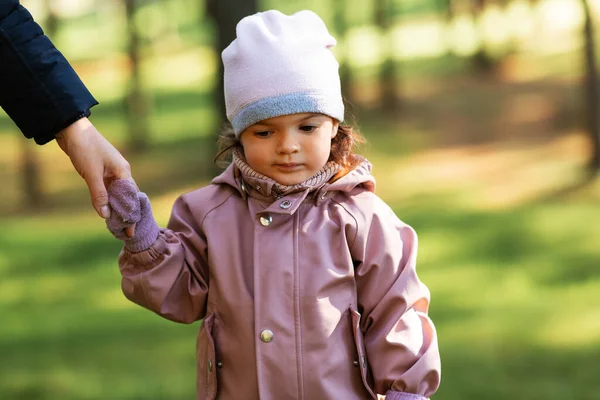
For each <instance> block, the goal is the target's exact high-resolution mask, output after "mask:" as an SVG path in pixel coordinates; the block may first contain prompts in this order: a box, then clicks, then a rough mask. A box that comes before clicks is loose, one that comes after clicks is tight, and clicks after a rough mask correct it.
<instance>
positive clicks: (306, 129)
mask: <svg viewBox="0 0 600 400" xmlns="http://www.w3.org/2000/svg"><path fill="white" fill-rule="evenodd" d="M315 129H317V127H316V126H314V125H302V126H301V127H300V130H301V131H302V132H312V131H314V130H315Z"/></svg>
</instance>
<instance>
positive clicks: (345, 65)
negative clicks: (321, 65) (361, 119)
mask: <svg viewBox="0 0 600 400" xmlns="http://www.w3.org/2000/svg"><path fill="white" fill-rule="evenodd" d="M346 7H347V5H346V0H334V1H333V12H334V15H333V21H334V23H333V29H334V31H335V33H336V35H335V36H336V39H337V41H338V43H340V42H344V46H343V47H342V46H339V47H338V48H337V51H338V52H342V51H343V54H342V56H341V57H338V60H339V63H340V69H339V73H340V81H341V85H342V95H343V96H344V100H345V101H346V102H349V103H352V102H353V96H352V87H351V86H352V71H351V70H350V64H349V60H348V55H349V54H350V52H349V51H347V49H348V45H347V43H346V42H345V41H344V37H345V36H346V32H347V31H348V23H347V19H346Z"/></svg>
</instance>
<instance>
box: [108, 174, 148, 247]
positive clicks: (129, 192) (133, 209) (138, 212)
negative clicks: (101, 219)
mask: <svg viewBox="0 0 600 400" xmlns="http://www.w3.org/2000/svg"><path fill="white" fill-rule="evenodd" d="M108 202H109V204H110V207H111V209H112V212H111V214H110V218H108V219H107V220H106V226H107V228H108V230H109V231H110V232H111V233H112V234H113V235H114V236H115V237H116V238H117V239H120V240H122V241H123V242H124V244H125V247H126V248H127V249H128V250H129V251H131V252H134V253H138V252H140V251H143V250H146V249H148V248H149V247H150V246H152V244H153V243H154V242H155V241H156V238H157V237H158V232H159V227H158V225H157V224H156V221H155V220H154V216H153V215H152V207H151V206H150V200H149V199H148V196H146V194H145V193H142V192H138V189H137V187H136V185H135V183H133V182H131V181H130V180H127V179H117V180H115V181H113V182H112V183H111V184H110V186H109V187H108ZM133 226H135V234H134V235H133V237H129V236H128V235H127V234H126V230H127V229H128V228H129V227H133Z"/></svg>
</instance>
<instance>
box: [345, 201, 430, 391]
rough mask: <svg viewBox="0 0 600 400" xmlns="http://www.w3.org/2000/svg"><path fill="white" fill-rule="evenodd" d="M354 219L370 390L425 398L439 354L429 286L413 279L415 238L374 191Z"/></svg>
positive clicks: (360, 302) (357, 268)
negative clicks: (366, 206)
mask: <svg viewBox="0 0 600 400" xmlns="http://www.w3.org/2000/svg"><path fill="white" fill-rule="evenodd" d="M371 196H372V198H373V203H372V209H373V212H372V213H369V214H368V215H363V216H362V220H361V218H358V219H357V222H358V231H357V235H356V239H355V241H354V244H353V246H352V248H353V258H354V260H355V265H356V269H355V279H356V284H357V297H358V308H359V310H358V311H359V312H360V313H361V318H360V331H361V332H362V334H363V336H364V346H365V352H366V356H367V360H368V365H369V367H370V372H371V375H372V383H373V386H374V387H373V389H374V391H375V392H376V393H378V394H386V399H388V400H401V399H402V400H409V399H410V400H423V399H426V398H428V397H429V396H431V395H432V394H433V393H435V391H436V390H437V388H438V386H439V382H440V373H441V368H440V355H439V350H438V345H437V337H436V332H435V328H434V325H433V323H432V322H431V320H430V319H429V317H428V315H427V312H428V307H429V290H428V289H427V287H426V286H425V285H424V284H423V283H421V281H420V280H419V278H418V277H417V273H416V270H415V263H416V258H417V236H416V234H415V231H414V230H413V229H412V228H411V227H409V226H408V225H406V224H404V223H402V222H401V221H400V220H399V219H398V217H397V216H396V215H395V214H394V212H393V211H392V210H391V209H390V208H389V207H388V206H387V205H386V204H385V203H384V202H383V201H382V200H380V199H379V198H377V197H376V196H375V195H371Z"/></svg>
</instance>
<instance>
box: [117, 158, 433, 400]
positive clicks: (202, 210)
mask: <svg viewBox="0 0 600 400" xmlns="http://www.w3.org/2000/svg"><path fill="white" fill-rule="evenodd" d="M370 170H371V166H370V164H369V163H368V162H366V161H365V162H363V164H362V165H360V166H359V167H358V168H356V169H355V170H353V171H351V172H350V173H348V174H347V175H345V176H344V177H342V178H340V179H339V180H337V181H335V182H333V183H323V184H322V185H320V186H318V187H316V188H312V189H306V190H303V191H299V192H296V193H293V194H290V195H287V196H285V197H281V198H278V199H276V200H273V199H274V197H273V194H272V189H273V184H274V182H273V181H270V180H267V179H260V178H248V177H246V178H244V180H243V181H242V179H241V178H240V176H239V170H237V169H236V167H234V166H233V165H231V166H230V167H229V168H228V169H227V170H226V171H225V172H224V173H223V174H221V175H220V176H218V177H217V178H215V179H214V180H213V182H212V184H210V185H209V186H207V187H204V188H201V189H198V190H195V191H193V192H191V193H187V194H185V195H183V196H181V197H180V198H178V199H177V201H176V203H175V205H174V207H173V212H172V215H171V219H170V221H169V224H168V228H167V229H161V231H160V234H159V236H158V239H157V240H156V241H155V242H154V243H153V244H152V246H151V247H150V248H149V249H148V250H145V251H142V252H139V253H131V252H130V251H129V250H126V249H124V250H123V251H122V252H121V255H120V257H119V265H120V269H121V273H122V275H123V280H122V287H123V291H124V293H125V295H126V296H127V298H129V299H130V300H131V301H133V302H135V303H137V304H139V305H141V306H143V307H146V308H148V309H149V310H152V311H154V312H156V313H157V314H159V315H161V316H163V317H165V318H167V319H170V320H173V321H177V322H183V323H191V322H194V321H197V320H200V319H204V322H203V324H202V325H201V328H200V331H199V333H198V338H197V346H196V358H197V398H198V399H203V400H204V399H217V398H218V399H222V400H234V399H240V400H242V399H243V400H254V399H257V400H258V399H261V400H288V399H290V400H291V399H307V400H313V399H344V400H355V399H356V400H358V399H361V400H364V399H368V398H372V399H376V398H377V395H376V394H386V393H387V399H388V400H394V399H415V400H416V399H424V398H426V397H429V396H431V395H432V394H433V393H434V392H435V391H436V389H437V387H438V385H439V382H440V356H439V352H438V347H437V339H436V333H435V329H434V326H433V324H432V322H431V320H430V319H429V318H428V316H427V309H428V306H429V291H428V289H427V288H426V287H425V285H423V284H422V283H421V282H420V281H419V279H418V277H417V274H416V272H415V262H416V254H417V236H416V234H415V232H414V231H413V229H412V228H410V227H409V226H407V225H406V224H404V223H402V222H401V221H400V220H399V219H398V218H397V217H396V215H395V214H394V212H393V211H392V210H391V209H390V208H389V207H388V206H387V205H386V204H385V203H384V202H383V201H382V200H381V199H379V198H378V197H377V196H376V195H375V194H374V193H373V190H374V186H375V183H374V179H373V177H372V176H371V173H370Z"/></svg>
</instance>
